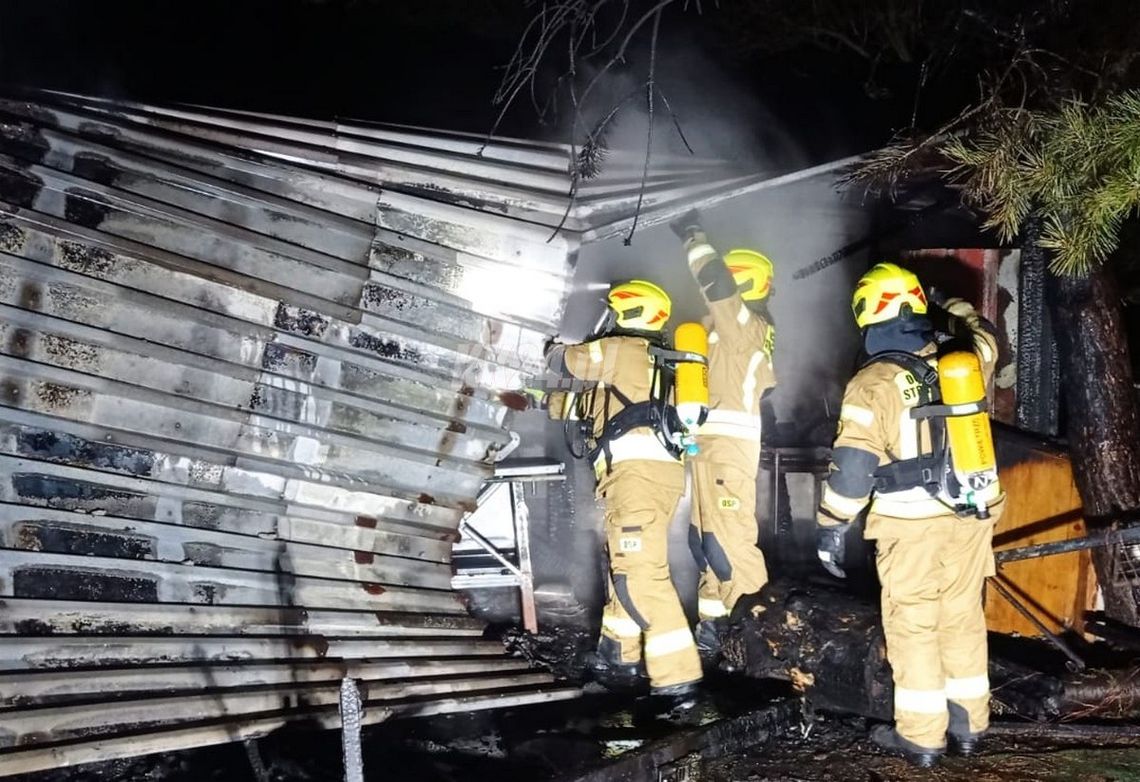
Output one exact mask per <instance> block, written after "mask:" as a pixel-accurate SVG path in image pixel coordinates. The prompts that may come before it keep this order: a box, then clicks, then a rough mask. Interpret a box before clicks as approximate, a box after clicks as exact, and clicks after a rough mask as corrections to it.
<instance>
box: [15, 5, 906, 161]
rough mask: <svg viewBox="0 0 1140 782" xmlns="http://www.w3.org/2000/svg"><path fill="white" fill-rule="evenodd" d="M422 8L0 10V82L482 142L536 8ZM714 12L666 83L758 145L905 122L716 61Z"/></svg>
mask: <svg viewBox="0 0 1140 782" xmlns="http://www.w3.org/2000/svg"><path fill="white" fill-rule="evenodd" d="M424 5H425V7H427V8H426V10H425V9H424V8H409V7H406V6H404V5H394V4H390V3H387V2H384V1H383V0H246V1H239V0H228V1H225V0H221V1H220V0H195V1H194V2H177V1H176V0H171V1H169V2H153V0H148V1H141V0H132V1H129V2H124V1H122V0H108V1H107V2H90V0H5V2H4V4H3V7H2V8H0V75H2V78H3V80H4V81H5V82H7V83H8V84H10V85H15V86H36V87H48V88H55V89H63V90H72V91H76V92H83V93H89V94H96V95H102V96H109V97H121V98H131V99H137V100H146V101H150V102H191V103H202V104H209V105H217V106H229V107H234V108H242V109H249V110H260V111H270V112H277V113H285V114H295V115H302V116H311V117H317V118H330V117H334V116H341V117H355V118H362V119H371V120H381V121H389V122H402V123H409V124H416V125H425V126H431V127H440V128H446V129H454V130H465V131H472V132H484V131H486V130H487V129H488V128H489V127H490V123H491V121H492V119H493V116H494V111H493V109H492V106H491V104H490V98H491V94H492V92H493V91H494V88H495V85H496V83H497V81H498V78H499V71H498V70H497V66H500V65H501V64H503V63H504V62H505V61H506V60H508V59H509V57H510V54H511V52H512V51H513V49H514V47H515V44H516V40H517V37H518V34H519V30H521V28H522V26H523V25H524V24H525V21H526V18H527V15H528V14H529V13H530V11H529V10H528V9H525V8H524V7H523V3H522V0H518V2H517V3H514V2H510V1H509V0H469V2H468V3H460V2H458V0H456V1H455V2H452V0H432V2H431V3H425V4H424ZM428 6H430V7H428ZM393 8H396V9H399V10H397V11H394V10H393ZM488 8H489V9H491V10H492V11H497V13H491V12H489V11H488V10H487V9H488ZM713 13H716V12H715V10H706V13H705V16H704V17H700V16H697V15H696V14H693V13H685V14H681V13H675V14H672V15H671V16H669V17H667V20H668V21H667V24H668V25H669V26H668V27H667V28H666V29H665V30H664V37H663V41H662V47H661V51H662V59H663V61H664V68H665V69H666V71H668V69H669V68H670V62H672V67H673V70H674V72H675V74H676V75H674V76H673V79H674V86H673V87H672V89H673V90H674V91H680V92H684V91H686V90H688V91H690V92H694V93H695V92H699V91H701V90H702V89H705V88H707V87H710V86H717V87H720V86H723V85H724V84H726V83H731V84H732V85H733V88H734V89H735V90H736V91H737V94H740V95H745V96H747V97H748V99H749V100H750V101H754V102H755V104H756V105H755V106H753V107H752V108H753V109H756V107H757V106H758V107H760V110H761V111H762V116H763V119H762V120H760V119H757V116H759V115H757V114H756V111H753V112H752V114H751V115H749V118H748V119H747V122H749V123H751V124H752V125H755V126H758V127H757V130H756V132H757V133H762V132H764V131H763V127H761V126H764V127H769V129H770V126H772V125H779V126H780V127H781V128H782V129H783V131H784V132H786V133H789V134H791V135H793V136H794V138H795V140H796V143H797V144H798V145H799V146H800V147H801V149H802V151H803V152H804V154H805V155H806V156H807V158H808V159H809V160H823V159H829V158H833V157H839V156H841V155H845V154H850V153H852V152H857V151H862V150H865V149H868V148H870V147H873V146H876V145H877V144H880V143H882V142H883V141H885V140H886V139H887V138H888V137H889V135H890V133H891V131H892V130H893V129H894V128H895V127H897V126H898V125H899V124H900V123H901V122H904V121H905V119H906V114H907V112H906V107H907V106H908V99H906V98H905V96H902V95H900V96H899V97H898V99H897V100H887V101H881V100H880V101H872V100H870V99H869V98H868V97H867V96H866V94H865V93H864V91H863V89H862V69H861V68H860V67H851V63H849V62H846V61H844V60H843V59H842V58H837V57H835V56H827V55H823V54H821V53H820V52H819V51H815V50H813V51H804V52H793V53H791V54H789V55H782V56H780V57H778V58H769V59H767V60H756V59H753V60H749V61H742V60H739V59H734V58H732V57H730V56H727V55H725V54H724V53H723V51H722V50H723V49H724V47H723V46H722V45H721V44H722V41H720V40H718V38H717V35H718V31H717V29H716V27H715V25H713V24H712V20H711V19H710V15H711V14H713ZM680 52H684V57H685V58H692V57H693V56H698V57H700V58H701V60H702V66H703V67H702V69H701V73H702V77H701V78H703V79H704V80H705V83H704V84H677V83H676V82H677V81H678V80H680V81H684V80H685V79H686V73H688V72H689V71H688V70H687V68H686V66H685V65H684V64H682V63H681V62H680V61H679V60H678V57H677V55H678V53H680ZM671 58H672V59H671ZM710 74H711V75H710ZM888 78H889V74H888ZM690 81H692V80H691V79H690ZM713 81H715V82H716V85H712V84H710V83H709V82H713ZM741 104H742V101H738V100H724V101H722V102H720V103H715V104H713V108H710V107H709V106H708V105H707V104H702V107H701V108H700V111H702V112H707V111H718V112H723V113H724V116H725V117H732V116H733V115H734V114H735V113H739V112H741V110H742V106H741ZM690 113H691V112H690ZM502 130H503V132H505V133H507V134H509V135H516V136H529V137H547V138H549V137H555V138H556V137H558V134H557V130H556V129H552V128H540V127H537V126H536V123H535V119H534V113H533V112H532V111H530V110H529V108H528V107H527V106H526V105H521V106H519V107H518V108H517V109H515V110H514V111H513V112H512V113H511V114H510V115H509V116H508V118H507V122H506V123H505V124H504V126H503V129H502Z"/></svg>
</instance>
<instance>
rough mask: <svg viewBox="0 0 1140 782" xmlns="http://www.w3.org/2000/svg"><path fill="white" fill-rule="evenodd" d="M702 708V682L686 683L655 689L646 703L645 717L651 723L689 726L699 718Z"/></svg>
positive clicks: (651, 691)
mask: <svg viewBox="0 0 1140 782" xmlns="http://www.w3.org/2000/svg"><path fill="white" fill-rule="evenodd" d="M699 706H700V682H685V683H684V684H674V685H671V686H669V687H654V688H652V689H651V690H650V691H649V698H648V699H647V700H646V701H645V707H646V712H644V714H645V716H646V717H648V718H649V719H650V720H651V721H664V722H671V723H673V724H676V725H688V724H691V723H693V721H694V720H695V719H696V718H697V714H698V712H699Z"/></svg>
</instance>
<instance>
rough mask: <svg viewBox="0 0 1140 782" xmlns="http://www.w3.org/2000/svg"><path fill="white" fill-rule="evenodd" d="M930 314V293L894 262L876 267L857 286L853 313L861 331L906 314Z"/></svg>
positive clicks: (860, 279) (861, 278)
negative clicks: (928, 298)
mask: <svg viewBox="0 0 1140 782" xmlns="http://www.w3.org/2000/svg"><path fill="white" fill-rule="evenodd" d="M904 307H905V308H907V309H908V310H909V311H910V312H911V313H913V314H915V315H923V314H925V313H926V294H925V293H924V292H923V290H922V284H921V283H920V282H919V281H918V277H916V276H915V275H914V272H911V271H908V270H907V269H904V268H902V267H901V266H898V265H896V264H893V263H878V264H875V266H873V267H872V268H871V270H870V271H868V272H867V273H866V274H864V275H863V276H862V277H860V278H859V283H858V284H857V285H856V286H855V295H854V296H853V297H852V300H851V311H852V312H853V313H854V314H855V322H856V323H857V324H859V328H866V327H867V326H870V325H872V324H875V323H883V322H885V321H888V320H892V319H894V318H897V317H899V316H900V315H902V314H903V311H904Z"/></svg>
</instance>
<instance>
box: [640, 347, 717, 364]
mask: <svg viewBox="0 0 1140 782" xmlns="http://www.w3.org/2000/svg"><path fill="white" fill-rule="evenodd" d="M649 355H651V356H653V358H654V359H656V360H657V361H658V362H660V363H663V364H665V365H670V364H676V363H678V362H682V361H685V362H692V363H695V364H704V363H707V359H706V358H705V357H704V356H702V355H701V354H700V353H693V352H691V351H688V350H669V349H668V348H662V347H657V346H656V345H654V346H651V347H650V348H649Z"/></svg>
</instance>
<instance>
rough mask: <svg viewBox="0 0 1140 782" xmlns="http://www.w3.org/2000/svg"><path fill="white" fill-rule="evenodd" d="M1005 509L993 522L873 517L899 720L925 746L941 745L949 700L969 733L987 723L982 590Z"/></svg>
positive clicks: (906, 732) (996, 513) (910, 737)
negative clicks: (995, 527)
mask: <svg viewBox="0 0 1140 782" xmlns="http://www.w3.org/2000/svg"><path fill="white" fill-rule="evenodd" d="M1002 509H1003V505H1002V504H999V505H997V506H995V508H994V511H993V518H991V519H990V520H989V521H979V520H977V519H974V518H958V517H956V516H950V515H946V514H943V515H942V516H938V517H935V518H927V519H913V520H912V519H883V518H882V517H877V516H875V515H874V512H873V513H872V516H871V517H869V518H868V532H870V531H871V530H872V529H873V530H874V531H875V532H874V537H877V539H878V551H877V555H876V565H877V568H878V571H879V580H880V582H881V584H882V615H883V631H884V635H885V637H886V641H887V658H888V660H889V661H890V663H891V669H892V671H893V677H894V684H895V725H896V728H897V729H898V732H899V734H900V735H901V736H903V737H904V738H906V739H907V740H908V741H911V742H913V743H915V744H917V745H919V746H921V747H927V748H937V747H942V746H944V744H945V741H946V738H945V737H946V730H947V728H948V725H949V711H948V708H947V701H948V700H950V701H953V702H955V703H957V704H959V705H960V706H962V708H963V709H964V711H965V712H966V714H967V717H968V720H969V729H970V732H971V733H976V732H980V731H983V730H985V729H986V728H987V727H989V681H988V679H987V678H986V677H985V676H984V675H981V674H979V671H986V670H987V669H988V654H987V648H986V642H987V639H986V619H985V613H984V611H983V608H982V589H983V587H984V584H985V578H986V575H987V574H988V572H990V569H991V568H992V565H993V549H992V548H991V540H992V536H993V523H994V522H995V521H996V520H997V518H998V517H999V516H1000V515H1001V511H1002Z"/></svg>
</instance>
